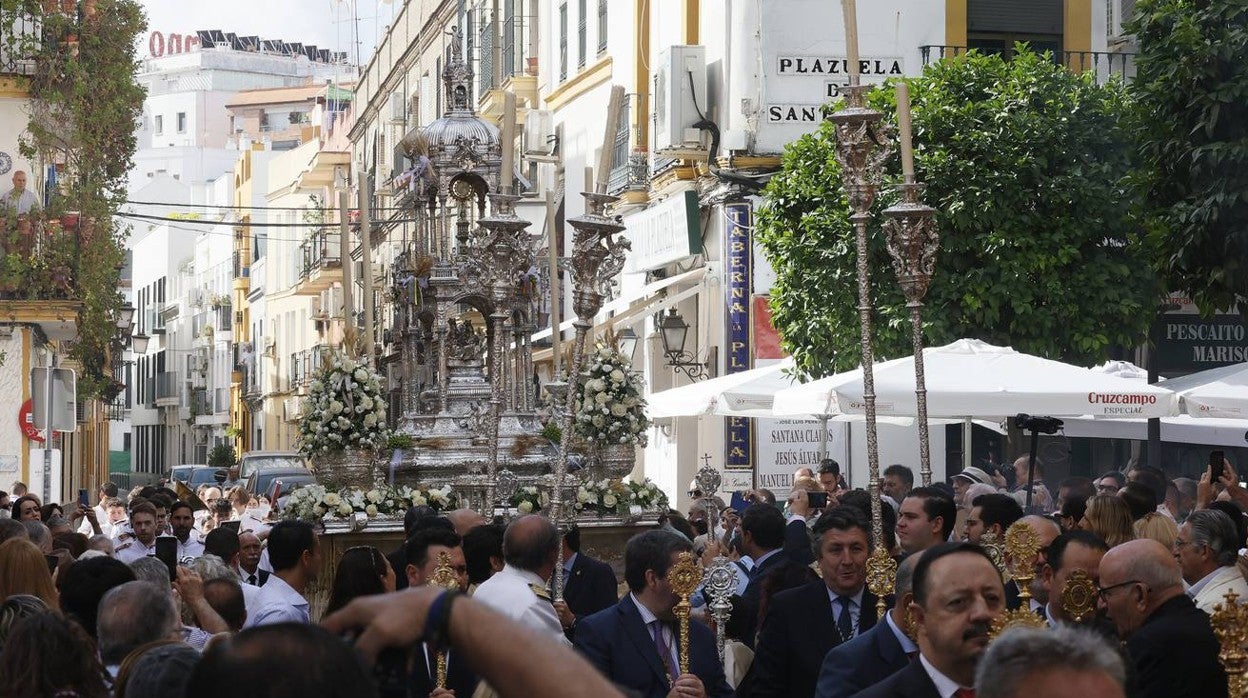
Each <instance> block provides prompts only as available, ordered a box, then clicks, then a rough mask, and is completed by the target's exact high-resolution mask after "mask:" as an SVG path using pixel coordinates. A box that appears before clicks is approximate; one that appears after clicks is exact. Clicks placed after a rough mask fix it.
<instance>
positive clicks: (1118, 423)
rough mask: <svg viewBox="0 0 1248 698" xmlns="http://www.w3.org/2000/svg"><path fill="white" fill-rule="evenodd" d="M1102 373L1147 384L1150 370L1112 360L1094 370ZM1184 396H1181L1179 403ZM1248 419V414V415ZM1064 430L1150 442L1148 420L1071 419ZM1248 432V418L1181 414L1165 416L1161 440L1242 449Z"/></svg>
mask: <svg viewBox="0 0 1248 698" xmlns="http://www.w3.org/2000/svg"><path fill="white" fill-rule="evenodd" d="M1092 370H1093V371H1096V372H1098V373H1106V374H1109V375H1111V376H1118V377H1120V378H1127V379H1129V380H1135V381H1141V382H1146V381H1147V380H1148V371H1145V370H1144V369H1142V368H1140V367H1139V366H1136V365H1135V364H1133V363H1130V362H1127V361H1110V362H1107V363H1104V364H1101V365H1100V366H1096V367H1095V368H1093V369H1092ZM1173 383H1174V380H1163V381H1162V382H1161V383H1160V384H1159V385H1161V386H1162V387H1163V388H1169V389H1173V388H1172V385H1173ZM1182 400H1183V396H1182V393H1179V401H1180V403H1182ZM1246 417H1248V415H1246ZM1065 421H1066V423H1065V425H1064V426H1063V429H1062V431H1063V432H1064V433H1065V434H1066V435H1067V436H1075V437H1089V438H1102V439H1132V440H1135V441H1144V440H1146V439H1148V420H1147V419H1097V418H1094V417H1088V416H1084V417H1071V418H1067V419H1066V420H1065ZM1246 432H1248V418H1242V419H1229V418H1219V417H1193V416H1191V415H1187V414H1180V415H1178V416H1176V417H1162V419H1161V440H1162V441H1166V442H1171V443H1187V444H1201V445H1206V446H1229V447H1231V448H1236V447H1242V446H1243V445H1244V442H1245V433H1246Z"/></svg>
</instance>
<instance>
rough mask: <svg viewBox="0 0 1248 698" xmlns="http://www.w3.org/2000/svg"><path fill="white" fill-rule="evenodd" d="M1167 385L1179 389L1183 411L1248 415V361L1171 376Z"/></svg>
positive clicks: (1230, 415) (1227, 415)
mask: <svg viewBox="0 0 1248 698" xmlns="http://www.w3.org/2000/svg"><path fill="white" fill-rule="evenodd" d="M1164 385H1165V386H1166V387H1167V388H1169V389H1171V390H1173V391H1174V392H1176V393H1178V395H1179V402H1180V404H1181V406H1182V409H1183V412H1185V413H1186V414H1190V415H1191V416H1193V417H1230V418H1233V419H1246V418H1248V363H1242V364H1235V365H1233V366H1222V367H1221V368H1211V369H1209V370H1208V371H1201V372H1200V373H1192V374H1189V375H1186V376H1183V377H1182V378H1171V379H1170V380H1167V381H1165V383H1164Z"/></svg>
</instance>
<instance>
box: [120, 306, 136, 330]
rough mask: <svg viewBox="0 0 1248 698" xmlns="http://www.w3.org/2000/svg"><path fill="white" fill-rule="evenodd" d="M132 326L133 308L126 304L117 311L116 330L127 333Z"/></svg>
mask: <svg viewBox="0 0 1248 698" xmlns="http://www.w3.org/2000/svg"><path fill="white" fill-rule="evenodd" d="M133 325H134V306H133V305H130V304H129V303H126V304H125V305H123V306H121V307H120V308H118V309H117V328H118V329H120V330H122V331H123V332H129V331H130V327H131V326H133Z"/></svg>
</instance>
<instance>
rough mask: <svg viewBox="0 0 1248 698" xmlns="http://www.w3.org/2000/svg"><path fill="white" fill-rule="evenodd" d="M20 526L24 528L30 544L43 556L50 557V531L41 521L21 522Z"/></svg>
mask: <svg viewBox="0 0 1248 698" xmlns="http://www.w3.org/2000/svg"><path fill="white" fill-rule="evenodd" d="M22 525H23V526H25V527H26V535H27V536H29V537H30V542H31V543H34V544H35V546H37V547H38V548H39V549H40V550H42V551H43V554H44V555H51V554H52V530H51V529H49V528H48V527H47V526H44V525H43V522H42V521H23V522H22Z"/></svg>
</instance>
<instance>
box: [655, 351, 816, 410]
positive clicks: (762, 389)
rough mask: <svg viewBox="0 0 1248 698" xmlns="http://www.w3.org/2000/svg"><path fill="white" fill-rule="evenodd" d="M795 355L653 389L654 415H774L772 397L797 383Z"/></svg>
mask: <svg viewBox="0 0 1248 698" xmlns="http://www.w3.org/2000/svg"><path fill="white" fill-rule="evenodd" d="M792 369H793V359H791V358H789V359H784V360H782V361H780V362H778V363H775V364H772V365H770V366H763V367H761V368H755V369H752V370H749V371H742V372H740V373H730V374H728V375H726V376H720V377H718V378H712V379H710V380H705V381H699V382H697V383H693V384H691V385H684V386H681V387H679V388H672V389H671V390H664V391H662V392H658V393H654V394H653V395H651V396H650V397H649V399H647V401H646V402H647V405H646V413H647V415H648V416H649V417H650V418H651V419H656V418H663V417H698V416H704V415H705V416H714V417H771V416H772V414H771V403H772V398H774V397H775V395H776V393H777V392H779V391H781V390H783V389H784V388H788V387H790V386H793V385H796V384H797V381H796V380H795V379H794V378H793V377H792V376H790V375H789V374H790V373H791V371H792Z"/></svg>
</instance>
